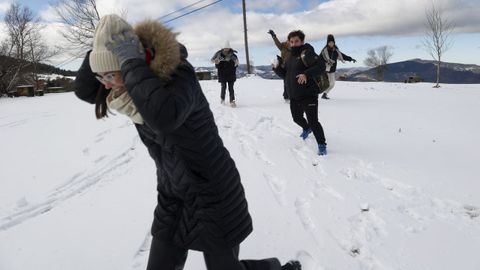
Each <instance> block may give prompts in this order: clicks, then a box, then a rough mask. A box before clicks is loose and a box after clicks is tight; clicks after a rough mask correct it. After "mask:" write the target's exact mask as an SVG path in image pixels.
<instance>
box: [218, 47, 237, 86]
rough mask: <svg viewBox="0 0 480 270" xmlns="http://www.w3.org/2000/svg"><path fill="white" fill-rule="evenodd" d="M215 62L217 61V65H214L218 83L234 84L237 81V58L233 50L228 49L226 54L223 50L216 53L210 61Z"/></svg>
mask: <svg viewBox="0 0 480 270" xmlns="http://www.w3.org/2000/svg"><path fill="white" fill-rule="evenodd" d="M215 60H218V61H219V62H218V64H217V63H216V64H215V67H216V68H217V70H218V81H219V82H234V81H236V80H237V66H238V57H237V55H236V54H235V52H234V50H232V49H230V51H229V52H228V53H227V54H225V53H224V52H223V50H220V51H218V52H217V53H216V54H215V55H214V57H213V58H212V61H214V62H215Z"/></svg>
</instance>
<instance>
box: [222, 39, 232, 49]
mask: <svg viewBox="0 0 480 270" xmlns="http://www.w3.org/2000/svg"><path fill="white" fill-rule="evenodd" d="M223 48H224V49H231V48H232V46H230V41H228V40H227V41H225V46H223Z"/></svg>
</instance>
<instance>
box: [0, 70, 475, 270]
mask: <svg viewBox="0 0 480 270" xmlns="http://www.w3.org/2000/svg"><path fill="white" fill-rule="evenodd" d="M431 86H432V85H431V84H413V85H406V84H386V83H354V82H338V84H337V86H336V88H335V89H334V91H333V92H332V93H331V96H332V100H329V101H324V100H321V101H320V113H319V114H320V119H321V122H322V124H323V126H324V128H325V132H326V135H327V142H328V150H329V155H328V156H326V157H319V156H317V155H316V145H315V141H314V138H313V137H310V138H308V139H307V140H306V141H303V140H301V139H300V138H299V134H300V128H299V127H298V126H296V125H295V124H294V123H293V122H292V120H291V116H290V111H289V105H288V104H285V103H284V102H283V98H282V91H283V86H282V81H279V80H263V79H260V78H255V77H253V78H245V79H240V80H238V82H237V84H236V95H237V104H238V107H237V108H235V109H232V108H230V107H228V106H223V105H220V100H219V90H220V86H219V84H218V83H216V82H214V81H207V82H202V87H203V90H204V92H205V94H206V96H207V97H208V99H209V101H210V104H211V108H212V111H213V112H214V114H215V117H216V122H217V125H218V127H219V131H220V133H221V136H222V138H223V140H224V142H225V144H226V146H227V147H228V149H229V150H230V152H231V154H232V156H233V158H234V159H235V161H236V163H237V166H238V168H239V171H240V173H241V176H242V181H243V184H244V186H245V189H246V195H247V199H248V200H249V206H250V211H251V214H252V217H253V220H254V232H253V233H252V235H251V236H250V237H249V238H248V239H247V240H246V241H245V242H244V244H243V245H242V248H241V252H240V256H241V258H263V257H271V256H278V257H279V258H280V260H281V261H282V262H285V261H286V260H289V259H291V258H294V257H295V256H296V255H297V253H299V252H300V253H303V252H308V253H309V254H311V255H312V256H313V257H314V258H315V259H316V261H317V263H318V266H317V269H319V270H320V269H322V270H343V269H345V270H363V269H372V270H374V269H375V270H384V269H392V270H400V269H402V270H403V269H408V270H426V269H432V270H452V269H462V270H478V269H480V257H479V256H478V250H480V196H479V195H478V194H479V192H480V180H479V175H480V173H479V171H478V166H479V165H478V162H479V161H480V144H479V143H478V138H479V137H480V121H479V119H478V117H479V115H480V86H479V85H443V87H442V88H441V89H433V88H431ZM0 142H1V152H0V153H1V154H0V164H1V165H0V166H1V169H0V269H1V270H24V269H40V270H43V269H44V270H66V269H68V270H76V269H78V270H85V269H89V270H96V269H98V270H110V269H111V270H121V269H144V268H145V265H146V259H147V254H148V243H149V241H150V239H149V237H148V235H149V228H150V224H151V221H152V213H153V208H154V206H155V199H156V195H155V185H156V176H155V168H154V164H153V162H152V161H151V159H150V157H149V156H148V153H147V151H146V148H145V147H144V146H143V145H142V143H141V142H140V140H139V138H138V136H137V134H136V131H135V129H134V127H133V126H132V124H131V123H130V121H129V120H128V119H126V118H125V117H124V116H111V117H110V118H109V119H107V120H105V121H97V120H95V117H94V112H93V106H91V105H89V104H86V103H83V102H81V101H80V100H78V99H76V97H75V96H74V94H73V93H64V94H50V95H46V96H44V97H35V98H16V99H4V98H2V99H0ZM185 269H186V270H204V269H205V267H204V266H203V259H202V256H201V253H198V252H191V253H190V256H189V259H188V261H187V265H186V267H185Z"/></svg>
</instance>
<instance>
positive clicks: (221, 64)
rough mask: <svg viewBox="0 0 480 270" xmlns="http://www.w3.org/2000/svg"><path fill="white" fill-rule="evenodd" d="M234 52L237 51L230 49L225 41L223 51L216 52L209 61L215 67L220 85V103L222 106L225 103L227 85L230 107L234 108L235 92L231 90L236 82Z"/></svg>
mask: <svg viewBox="0 0 480 270" xmlns="http://www.w3.org/2000/svg"><path fill="white" fill-rule="evenodd" d="M236 52H237V51H235V50H233V49H232V48H231V46H230V42H229V41H227V42H226V43H225V46H224V47H223V49H221V50H220V51H218V52H216V53H215V55H213V57H212V59H211V61H212V63H214V64H215V67H216V68H217V70H218V82H220V83H221V84H222V91H221V94H220V99H221V102H222V104H224V103H225V94H226V90H227V84H228V93H229V96H230V105H231V106H232V107H235V106H236V103H235V90H234V89H233V85H234V84H235V81H236V80H237V67H238V57H237V55H236V54H235V53H236Z"/></svg>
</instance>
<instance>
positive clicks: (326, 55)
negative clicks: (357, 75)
mask: <svg viewBox="0 0 480 270" xmlns="http://www.w3.org/2000/svg"><path fill="white" fill-rule="evenodd" d="M335 51H337V53H338V60H340V61H341V62H342V63H345V60H344V59H343V55H342V52H341V51H340V50H339V49H338V48H337V47H334V48H333V52H335ZM321 54H322V56H323V59H325V62H326V70H327V72H329V71H330V69H331V68H332V66H333V65H334V64H335V61H334V60H333V59H330V54H329V53H328V46H325V48H323V50H322V53H321Z"/></svg>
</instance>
